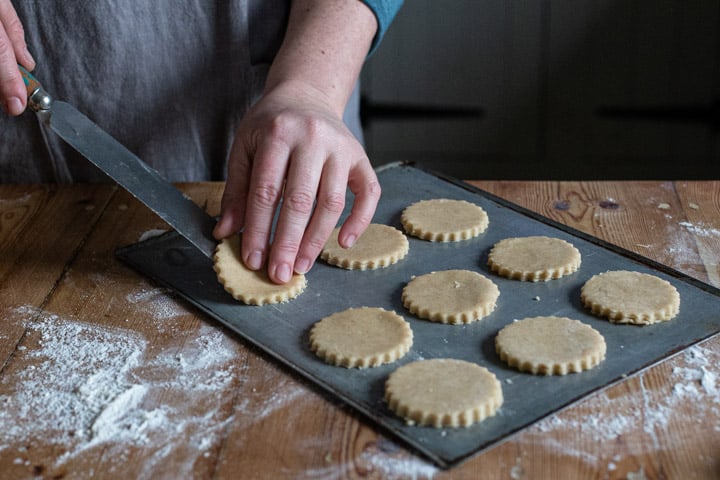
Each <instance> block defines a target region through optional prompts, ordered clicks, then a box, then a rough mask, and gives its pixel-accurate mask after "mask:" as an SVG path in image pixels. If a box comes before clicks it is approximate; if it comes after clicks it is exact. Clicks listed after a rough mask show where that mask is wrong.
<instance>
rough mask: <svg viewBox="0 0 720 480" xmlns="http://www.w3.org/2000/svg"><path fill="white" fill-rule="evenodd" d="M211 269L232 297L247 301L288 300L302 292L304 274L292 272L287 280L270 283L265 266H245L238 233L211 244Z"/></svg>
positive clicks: (268, 301) (276, 301) (278, 301)
mask: <svg viewBox="0 0 720 480" xmlns="http://www.w3.org/2000/svg"><path fill="white" fill-rule="evenodd" d="M213 269H214V270H215V273H217V278H218V281H219V282H220V283H221V284H222V285H223V287H224V288H225V290H226V291H227V292H228V293H230V295H232V296H233V298H235V299H236V300H240V301H241V302H243V303H246V304H248V305H265V304H268V303H280V302H286V301H288V300H291V299H293V298H295V297H297V296H298V295H300V294H301V293H302V291H303V290H304V289H305V285H306V284H307V282H306V280H305V275H297V274H296V275H293V277H292V278H291V279H290V281H289V282H287V283H285V284H283V285H278V284H276V283H273V282H272V280H270V278H269V277H268V275H267V272H266V271H265V269H260V270H257V271H253V270H250V269H248V268H247V267H246V266H245V264H244V263H243V261H242V258H240V236H239V235H233V236H231V237H228V238H226V239H224V240H222V241H221V242H220V243H219V244H218V246H217V247H216V248H215V255H213Z"/></svg>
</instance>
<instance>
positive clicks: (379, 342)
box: [310, 307, 413, 368]
mask: <svg viewBox="0 0 720 480" xmlns="http://www.w3.org/2000/svg"><path fill="white" fill-rule="evenodd" d="M412 343H413V333H412V330H411V329H410V324H408V322H406V321H405V320H404V319H403V318H402V317H401V316H400V315H398V314H397V313H395V312H391V311H388V310H384V309H382V308H371V307H361V308H351V309H348V310H343V311H342V312H337V313H333V314H332V315H330V316H328V317H325V318H323V319H322V320H320V321H319V322H317V323H316V324H315V325H313V327H312V329H311V330H310V349H311V350H312V351H313V352H315V354H316V355H317V356H318V357H320V358H322V359H323V360H325V361H326V362H327V363H329V364H331V365H338V366H341V367H348V368H353V367H358V368H366V367H376V366H378V365H383V364H385V363H391V362H394V361H395V360H397V359H399V358H402V356H403V355H405V354H406V353H407V352H408V351H409V350H410V347H411V346H412Z"/></svg>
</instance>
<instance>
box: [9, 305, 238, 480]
mask: <svg viewBox="0 0 720 480" xmlns="http://www.w3.org/2000/svg"><path fill="white" fill-rule="evenodd" d="M12 313H13V315H15V316H16V317H19V318H21V319H22V321H23V322H24V324H25V327H26V329H27V334H26V337H25V339H24V340H23V345H21V346H20V348H18V350H17V352H16V354H15V355H16V356H20V355H23V356H26V358H25V359H23V361H22V362H19V363H20V364H22V365H25V366H26V368H25V369H23V370H13V368H12V362H11V364H10V365H9V366H8V367H7V368H6V370H5V371H4V374H3V377H2V383H1V384H0V431H2V432H3V433H2V435H1V436H0V455H2V454H3V453H4V454H6V455H7V454H10V453H12V452H15V453H14V454H15V455H17V458H16V459H15V461H16V462H17V463H23V462H26V461H28V460H26V459H25V457H26V456H29V455H30V453H31V450H30V449H29V448H28V444H29V443H32V441H31V439H32V438H33V437H34V436H38V437H41V438H43V439H51V440H52V441H53V442H54V444H55V445H56V446H57V447H58V448H60V449H61V450H62V451H65V453H64V454H63V455H62V456H61V457H60V458H58V459H57V462H56V465H54V467H59V466H61V465H62V464H63V462H65V461H66V460H68V459H72V458H78V457H81V456H82V455H83V453H84V452H87V451H90V450H93V452H94V453H93V454H91V455H92V457H91V458H102V459H104V460H105V461H108V462H110V470H112V469H113V468H116V469H117V471H118V472H122V471H123V463H124V461H125V460H127V457H128V455H129V449H130V448H132V447H134V446H142V447H143V448H144V449H145V450H150V451H152V455H151V456H150V459H149V460H148V461H146V462H145V463H144V464H143V469H144V471H143V472H142V474H141V475H140V478H151V477H153V476H154V471H155V470H156V469H157V468H161V467H162V466H163V463H164V461H165V459H166V458H168V457H169V456H170V455H171V454H172V456H173V458H175V459H176V458H184V459H185V464H184V465H181V466H180V468H181V469H180V471H178V472H176V473H177V474H178V475H179V476H180V477H187V476H189V475H190V474H192V468H193V465H194V464H195V462H196V461H197V460H198V459H199V458H200V457H201V456H203V455H206V454H208V449H209V448H210V447H211V446H212V445H213V443H214V440H215V439H216V438H217V436H218V435H219V434H221V432H222V431H223V430H224V428H225V427H226V426H227V425H228V423H229V422H231V421H232V420H233V416H232V415H231V413H232V412H228V411H225V412H224V411H223V406H224V407H225V410H228V408H227V407H228V403H227V402H228V401H229V399H228V391H229V389H231V388H232V385H231V383H232V382H233V381H234V379H235V378H236V377H237V374H238V373H240V372H237V371H236V370H237V368H234V367H233V364H232V360H233V359H234V358H235V357H236V352H235V350H234V345H233V343H232V342H231V341H230V340H228V339H227V338H226V336H225V335H224V334H223V333H222V332H221V331H220V330H218V329H215V328H213V327H211V326H209V325H204V324H203V325H201V327H200V329H199V332H198V333H197V337H196V338H194V339H190V340H188V341H187V342H186V343H185V344H183V345H179V346H178V348H177V349H165V350H163V351H159V352H155V351H154V350H153V348H152V345H150V344H149V343H148V342H147V340H145V339H144V338H142V337H141V336H139V335H137V334H136V333H134V332H132V331H127V330H122V329H113V328H104V327H98V326H96V325H90V324H86V323H82V322H79V321H72V320H67V319H64V318H60V317H58V316H56V315H53V314H50V313H47V312H43V311H40V310H38V309H36V308H34V307H19V308H17V309H15V311H14V312H12ZM164 398H172V399H173V400H172V401H171V402H166V401H164V400H163V399H164ZM178 399H180V400H178ZM98 452H100V453H98Z"/></svg>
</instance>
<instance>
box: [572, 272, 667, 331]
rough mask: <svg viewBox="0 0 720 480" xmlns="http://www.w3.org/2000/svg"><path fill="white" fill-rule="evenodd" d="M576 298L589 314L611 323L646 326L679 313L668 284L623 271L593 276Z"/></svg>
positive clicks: (644, 275) (651, 276) (664, 281)
mask: <svg viewBox="0 0 720 480" xmlns="http://www.w3.org/2000/svg"><path fill="white" fill-rule="evenodd" d="M580 297H581V299H582V303H583V305H585V307H587V308H589V309H590V310H591V311H592V313H594V314H595V315H599V316H601V317H607V318H608V319H609V320H610V321H611V322H614V323H632V324H636V325H650V324H652V323H656V322H661V321H665V320H670V319H672V318H673V317H675V316H676V315H677V314H678V312H679V311H680V294H679V293H678V291H677V290H676V289H675V287H673V286H672V285H671V284H670V282H668V281H666V280H663V279H661V278H658V277H656V276H654V275H649V274H646V273H640V272H633V271H626V270H615V271H609V272H605V273H600V274H598V275H595V276H594V277H592V278H591V279H590V280H588V281H587V282H585V284H584V285H583V286H582V289H581V290H580Z"/></svg>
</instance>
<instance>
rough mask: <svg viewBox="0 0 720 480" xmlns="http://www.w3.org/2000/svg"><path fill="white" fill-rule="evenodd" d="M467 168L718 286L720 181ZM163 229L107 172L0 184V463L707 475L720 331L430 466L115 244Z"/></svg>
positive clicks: (168, 469)
mask: <svg viewBox="0 0 720 480" xmlns="http://www.w3.org/2000/svg"><path fill="white" fill-rule="evenodd" d="M471 183H472V184H473V185H476V186H478V187H480V188H482V189H485V190H487V191H489V192H491V193H494V194H496V195H498V196H500V197H503V198H505V199H508V200H510V201H512V202H515V203H518V204H520V205H522V206H525V207H527V208H529V209H531V210H534V211H536V212H538V213H540V214H542V215H545V216H547V217H549V218H552V219H554V220H557V221H559V222H562V223H565V224H567V225H570V226H572V227H574V228H577V229H579V230H582V231H584V232H587V233H589V234H591V235H594V236H597V237H600V238H602V239H605V240H607V241H609V242H611V243H614V244H616V245H619V246H621V247H624V248H627V249H629V250H632V251H635V252H637V253H639V254H641V255H644V256H647V257H649V258H651V259H654V260H657V261H659V262H661V263H663V264H666V265H668V266H670V267H673V268H676V269H678V270H680V271H682V272H685V273H687V274H689V275H691V276H693V277H695V278H697V279H699V280H701V281H703V282H707V283H710V284H712V285H714V286H717V287H720V182H681V181H676V182H651V181H647V182H490V181H483V182H471ZM180 187H181V189H182V190H183V191H184V192H186V193H187V194H188V195H189V196H190V197H191V198H193V199H194V200H195V201H196V202H197V203H198V204H200V205H202V206H203V207H205V208H206V210H208V212H210V213H211V214H217V213H218V212H219V201H220V195H221V193H222V184H219V183H199V184H184V185H180ZM165 228H167V227H166V226H165V225H164V224H163V223H162V221H161V220H159V219H158V217H156V216H155V215H154V214H152V212H150V211H149V210H148V209H146V208H145V207H144V206H142V205H141V204H139V203H138V202H137V201H136V200H134V199H133V198H132V197H131V196H130V195H129V194H127V193H126V192H125V191H124V190H122V189H119V188H118V187H115V186H113V185H94V186H89V185H86V186H83V185H76V186H47V185H40V186H9V185H2V186H0V312H2V316H1V318H2V322H3V325H2V328H1V329H0V478H2V479H5V478H8V479H11V478H12V479H23V478H68V479H70V478H72V479H83V478H152V479H158V478H173V479H176V478H217V479H236V478H242V479H256V478H257V479H265V478H268V479H270V478H271V479H284V478H287V479H335V478H346V479H356V478H368V479H393V478H397V479H404V478H412V479H430V478H432V479H450V478H452V479H478V478H482V479H508V478H510V479H537V478H541V479H544V478H548V479H559V478H561V479H565V478H567V479H586V478H587V479H655V478H657V479H665V478H667V479H675V478H678V479H680V478H683V479H684V478H699V479H717V478H720V393H719V392H720V381H719V380H718V376H719V375H720V366H719V365H720V337H717V336H716V337H714V338H712V339H710V340H708V341H706V342H703V343H701V344H699V345H696V346H693V347H691V348H689V349H687V350H686V351H684V352H680V353H679V354H678V355H677V356H675V357H672V358H670V359H668V360H666V361H664V362H661V363H660V364H658V365H656V366H654V367H652V368H650V369H648V370H646V371H644V372H642V373H641V374H639V375H635V376H632V377H629V378H627V379H626V380H624V381H622V382H620V383H618V384H616V385H614V386H612V387H610V388H607V389H605V390H603V391H601V392H598V393H596V394H594V395H591V396H590V397H588V398H586V399H584V400H583V401H581V402H579V403H577V404H576V405H574V406H572V407H570V408H567V409H565V410H563V411H562V412H560V413H558V414H556V415H552V416H550V417H548V418H546V419H543V420H542V421H540V422H538V423H537V424H535V425H533V426H531V427H529V428H527V429H525V430H524V431H522V432H520V433H519V434H517V435H515V436H514V437H512V438H511V439H509V440H508V441H506V442H504V443H503V444H501V445H499V446H497V447H495V448H492V449H490V450H488V451H486V452H484V453H482V454H480V455H478V456H476V457H474V458H472V459H470V460H468V461H467V462H465V463H463V464H461V465H460V466H458V467H456V468H454V469H452V470H449V471H443V470H439V469H437V468H436V467H434V466H433V465H432V464H429V463H427V462H426V461H424V460H423V459H422V458H420V457H418V456H416V455H414V454H413V453H412V452H410V451H408V450H406V449H405V448H404V447H403V446H402V445H401V444H399V443H396V442H395V441H393V440H392V439H390V438H388V437H386V436H384V435H383V434H381V433H380V432H379V431H378V430H377V429H376V428H375V427H374V426H373V425H371V424H368V423H367V422H365V421H364V420H363V419H362V418H360V417H358V416H356V415H355V414H354V413H353V412H352V411H350V410H349V409H348V408H346V407H344V406H343V405H341V404H339V403H337V402H336V401H335V400H334V399H332V398H330V397H328V396H326V395H324V394H323V393H321V392H320V391H319V390H318V389H317V388H315V387H314V386H312V385H309V384H307V383H306V382H305V381H304V380H301V379H299V378H298V377H297V376H295V375H293V374H292V373H290V372H288V371H287V370H286V369H284V368H282V367H280V366H278V365H277V364H276V363H275V362H273V361H272V360H270V359H269V358H267V357H266V356H265V355H263V354H261V353H260V352H258V351H257V350H256V349H254V348H253V347H251V346H249V345H247V344H246V343H244V342H243V341H241V340H240V339H238V338H237V337H236V336H235V335H234V334H233V333H232V332H229V331H226V330H224V329H222V328H221V327H219V326H217V325H215V324H214V323H212V322H211V321H209V320H208V319H207V318H206V317H205V316H203V315H202V314H200V313H199V312H198V311H196V310H195V309H194V308H193V307H192V306H190V305H189V304H187V303H185V302H184V301H182V300H180V299H177V298H175V297H174V296H173V294H172V293H171V292H169V291H167V290H165V289H162V288H159V287H158V286H156V285H153V284H152V283H150V282H149V281H147V280H146V279H144V278H143V277H142V276H140V275H138V274H137V273H135V272H134V271H132V270H130V269H129V268H127V267H126V266H124V265H123V264H121V263H120V262H118V261H117V260H116V259H115V257H114V253H113V252H114V250H115V249H116V248H117V247H119V246H123V245H127V244H130V243H133V242H135V241H137V240H138V239H139V238H141V237H143V236H147V235H150V234H153V233H155V232H156V231H157V230H162V229H165ZM719 314H720V313H719Z"/></svg>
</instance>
